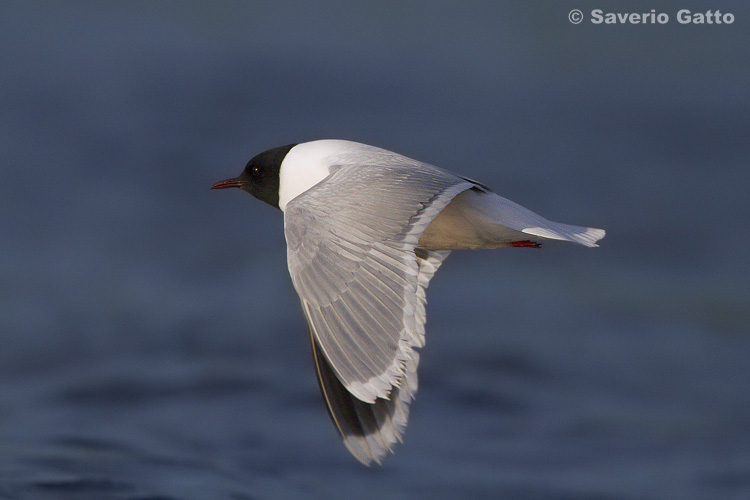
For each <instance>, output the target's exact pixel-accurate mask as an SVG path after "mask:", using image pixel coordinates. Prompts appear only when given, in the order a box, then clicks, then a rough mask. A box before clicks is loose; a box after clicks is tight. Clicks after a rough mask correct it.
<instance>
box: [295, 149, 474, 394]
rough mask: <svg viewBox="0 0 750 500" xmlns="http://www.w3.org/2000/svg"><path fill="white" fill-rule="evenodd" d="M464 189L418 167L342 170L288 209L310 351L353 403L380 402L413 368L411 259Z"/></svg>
mask: <svg viewBox="0 0 750 500" xmlns="http://www.w3.org/2000/svg"><path fill="white" fill-rule="evenodd" d="M470 187H471V184H469V183H467V182H465V181H463V180H461V179H459V178H457V177H455V176H452V175H451V174H448V173H447V172H444V171H442V170H440V169H437V168H434V167H430V166H429V165H424V164H411V165H408V166H386V167H384V166H378V167H368V166H357V167H351V166H346V167H339V168H335V169H334V171H333V172H332V173H331V175H330V176H329V177H328V178H326V179H325V180H323V181H322V182H320V183H319V184H317V185H316V186H314V187H313V188H311V189H309V190H308V191H306V192H304V193H303V194H301V195H300V196H298V197H297V198H295V199H293V200H292V201H291V202H289V204H288V205H287V207H286V210H285V215H284V224H285V234H286V238H287V258H288V264H289V272H290V274H291V276H292V282H293V283H294V287H295V289H296V290H297V293H298V294H299V296H300V299H301V301H302V309H303V311H304V313H305V317H306V318H307V321H308V324H309V326H310V331H311V332H312V337H313V339H314V342H315V343H316V344H314V346H316V347H317V348H319V350H320V353H321V354H322V356H323V358H324V359H325V360H326V361H327V363H328V366H329V367H330V369H331V370H332V371H333V373H334V374H335V375H336V378H337V379H338V380H339V381H340V382H341V384H342V385H343V386H344V387H345V388H346V390H347V391H348V392H350V393H351V394H353V395H354V396H355V397H356V398H357V399H359V400H360V401H363V402H365V403H375V400H376V399H377V398H383V399H387V398H388V397H389V394H390V392H391V391H392V390H393V389H394V388H396V387H399V386H400V385H401V383H402V381H403V379H404V374H405V373H406V367H408V366H410V365H414V366H415V367H416V359H417V355H416V353H415V351H414V348H415V347H421V346H422V345H423V344H424V303H423V302H424V291H423V290H422V291H421V292H420V288H423V286H422V285H421V284H420V270H419V263H418V258H417V256H416V255H415V252H414V251H415V248H416V246H417V242H418V240H419V236H420V235H421V234H422V233H423V232H424V230H425V228H426V227H427V226H428V225H429V223H430V222H431V221H432V220H433V219H434V218H435V217H436V216H437V214H438V213H439V212H440V211H441V210H442V209H443V208H444V207H445V206H446V205H447V204H448V203H449V202H450V201H451V199H453V198H454V197H455V196H456V195H457V194H458V193H460V192H461V191H464V190H465V189H468V188H470ZM422 279H424V278H422Z"/></svg>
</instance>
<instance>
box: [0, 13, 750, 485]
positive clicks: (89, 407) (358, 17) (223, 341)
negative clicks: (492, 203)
mask: <svg viewBox="0 0 750 500" xmlns="http://www.w3.org/2000/svg"><path fill="white" fill-rule="evenodd" d="M604 4H605V3H604V2H601V3H597V2H589V1H576V2H569V1H550V2H534V3H533V4H531V3H527V2H445V1H433V2H391V1H388V2H378V3H374V2H373V3H352V2H285V1H274V2H166V1H164V2H40V1H24V2H10V1H8V2H3V3H2V4H0V47H2V48H0V67H1V68H2V71H0V151H1V152H2V159H0V169H1V170H0V172H1V173H2V182H0V499H60V498H62V499H109V498H112V499H129V500H135V499H140V500H146V499H152V500H154V499H173V500H175V499H196V500H198V499H201V500H202V499H221V498H228V499H251V498H268V499H289V498H357V499H370V498H372V499H376V498H377V499H381V498H390V499H416V498H425V499H426V498H429V499H438V500H439V499H454V498H509V499H521V500H523V499H529V500H541V499H665V498H674V499H684V500H690V499H722V500H728V499H747V498H750V432H748V431H749V430H750V390H749V383H750V335H748V333H749V332H750V328H748V327H749V325H750V287H749V286H748V280H749V279H750V265H748V258H747V255H748V245H749V244H750V237H749V236H748V226H749V225H750V224H749V223H748V215H749V214H750V212H749V211H748V194H747V193H748V184H749V182H750V174H748V172H750V169H748V160H749V159H750V140H748V137H749V136H750V134H749V132H750V92H749V91H748V89H749V88H750V64H748V61H750V7H749V6H748V5H747V4H745V3H742V2H728V1H722V0H716V1H713V2H694V1H687V0H686V1H684V2H653V3H648V2H618V3H617V4H614V3H609V2H608V3H606V5H604ZM615 5H616V6H617V7H616V11H617V12H630V11H634V10H636V11H643V12H649V10H650V9H652V8H654V9H656V12H666V13H668V14H669V16H670V22H669V23H668V24H667V25H624V26H623V25H619V26H604V25H599V26H597V25H594V24H592V23H590V22H589V17H590V16H589V13H590V11H591V10H592V9H594V8H602V9H604V10H605V11H606V10H615ZM573 8H578V9H581V10H582V11H583V12H584V16H585V19H584V22H582V23H581V24H578V25H574V24H572V23H570V22H569V20H568V12H569V11H570V10H571V9H573ZM683 8H688V9H692V10H693V11H705V10H707V9H709V8H710V9H712V10H716V9H720V10H722V11H723V12H732V13H733V14H734V16H735V22H734V23H733V24H731V25H726V24H725V25H703V26H699V25H681V24H679V23H677V21H676V19H675V14H676V12H677V11H678V10H679V9H683ZM319 138H343V139H350V140H357V141H361V142H366V143H370V144H374V145H377V146H381V147H385V148H387V149H391V150H394V151H397V152H400V153H403V154H406V155H408V156H411V157H414V158H417V159H420V160H423V161H427V162H430V163H434V164H437V165H439V166H441V167H444V168H447V169H450V170H453V171H455V172H459V173H462V174H464V175H466V176H469V177H471V178H474V179H477V180H480V181H481V182H483V183H485V184H487V185H489V186H491V187H492V188H493V189H495V190H496V191H497V192H498V193H500V194H501V195H503V196H506V197H508V198H510V199H512V200H514V201H516V202H518V203H521V204H523V205H525V206H527V207H529V208H531V209H533V210H535V211H537V212H539V213H541V214H543V215H545V216H547V217H549V218H551V219H553V220H559V221H563V222H568V223H572V224H580V225H589V226H594V227H602V228H605V229H606V230H607V232H608V235H607V237H606V238H605V239H604V240H603V241H602V242H601V247H600V248H598V249H586V248H583V247H580V246H574V245H565V244H557V245H555V244H548V245H545V247H544V248H543V249H542V250H539V251H531V250H524V249H507V250H498V251H485V252H465V253H454V254H453V255H452V256H451V257H450V258H449V259H448V261H447V262H446V264H445V265H444V266H443V267H442V268H441V271H440V273H439V274H438V275H437V277H436V278H435V279H434V281H433V282H432V285H431V288H430V290H429V293H428V300H429V304H428V327H427V328H428V342H427V346H426V347H425V349H423V351H422V354H423V355H422V363H421V366H420V392H419V394H418V397H417V400H416V402H415V403H414V405H413V412H412V415H411V421H410V425H409V428H408V430H407V433H406V438H405V442H404V444H403V445H401V446H399V447H398V449H397V452H396V454H395V455H394V456H391V457H389V458H388V459H387V461H386V463H385V465H384V466H383V467H382V468H378V467H375V468H370V469H367V468H364V467H362V466H360V465H359V464H358V463H357V462H356V461H355V460H354V459H353V458H352V457H350V456H349V455H348V453H347V452H346V450H345V449H344V447H343V446H342V445H341V443H340V442H339V440H338V438H337V436H336V434H335V431H334V428H333V426H332V425H331V423H330V421H329V417H328V415H327V414H326V411H325V408H324V405H323V403H322V401H321V398H320V396H319V392H318V388H317V385H316V381H315V376H314V372H313V366H312V362H311V359H310V355H309V352H308V349H309V346H308V341H307V331H306V327H305V324H304V320H303V317H302V314H301V311H300V310H299V306H298V299H297V297H296V295H295V293H294V291H293V289H292V286H291V282H290V280H289V277H288V274H287V271H286V256H285V243H284V237H283V229H282V217H281V213H280V212H278V211H276V210H274V209H272V208H270V207H268V206H266V205H264V204H262V203H260V202H258V201H257V200H254V199H252V198H251V197H250V196H248V195H246V194H244V193H241V192H239V191H237V192H226V191H224V192H216V191H210V190H209V189H208V188H209V186H211V184H212V183H213V182H215V181H218V180H221V179H224V178H227V177H232V176H234V175H236V174H238V173H239V172H240V171H241V170H242V168H243V167H244V164H245V162H246V161H247V160H248V159H249V158H250V157H251V156H253V155H255V154H256V153H258V152H260V151H263V150H265V149H268V148H271V147H276V146H279V145H283V144H288V143H294V142H304V141H307V140H313V139H319Z"/></svg>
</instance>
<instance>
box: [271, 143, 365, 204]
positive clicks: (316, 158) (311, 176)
mask: <svg viewBox="0 0 750 500" xmlns="http://www.w3.org/2000/svg"><path fill="white" fill-rule="evenodd" d="M349 144H352V143H349V142H347V141H339V140H334V139H327V140H322V141H312V142H305V143H302V144H297V145H296V146H294V147H293V148H292V149H290V150H289V152H288V153H287V155H286V157H285V158H284V161H282V162H281V167H280V169H279V208H280V209H281V210H282V211H283V210H284V209H285V208H286V205H287V203H289V202H290V201H292V200H293V199H294V198H296V197H297V196H299V195H301V194H302V193H304V192H305V191H307V190H308V189H310V188H311V187H313V186H314V185H316V184H317V183H319V182H320V181H322V180H323V179H325V178H326V177H328V174H330V167H331V164H332V161H331V158H332V157H334V156H337V155H339V154H341V152H342V149H346V148H347V145H349Z"/></svg>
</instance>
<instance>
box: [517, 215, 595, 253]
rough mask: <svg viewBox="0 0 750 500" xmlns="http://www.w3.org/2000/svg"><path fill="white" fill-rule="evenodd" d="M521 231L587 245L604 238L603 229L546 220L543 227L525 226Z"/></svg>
mask: <svg viewBox="0 0 750 500" xmlns="http://www.w3.org/2000/svg"><path fill="white" fill-rule="evenodd" d="M521 232H523V233H526V234H530V235H533V236H539V237H541V238H546V239H550V240H562V241H572V242H574V243H580V244H581V245H586V246H587V247H598V246H599V245H597V244H596V242H597V241H599V240H600V239H602V238H604V235H605V234H606V232H605V231H604V229H596V228H594V227H582V226H571V225H570V224H562V223H560V222H552V221H546V224H544V226H543V227H527V228H524V229H522V230H521Z"/></svg>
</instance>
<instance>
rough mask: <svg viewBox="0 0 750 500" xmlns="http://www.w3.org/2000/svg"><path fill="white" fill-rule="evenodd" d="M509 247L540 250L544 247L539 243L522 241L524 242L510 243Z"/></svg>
mask: <svg viewBox="0 0 750 500" xmlns="http://www.w3.org/2000/svg"><path fill="white" fill-rule="evenodd" d="M508 246H511V247H528V248H540V247H541V246H542V244H541V243H537V242H536V241H529V240H522V241H511V242H510V243H508Z"/></svg>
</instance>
